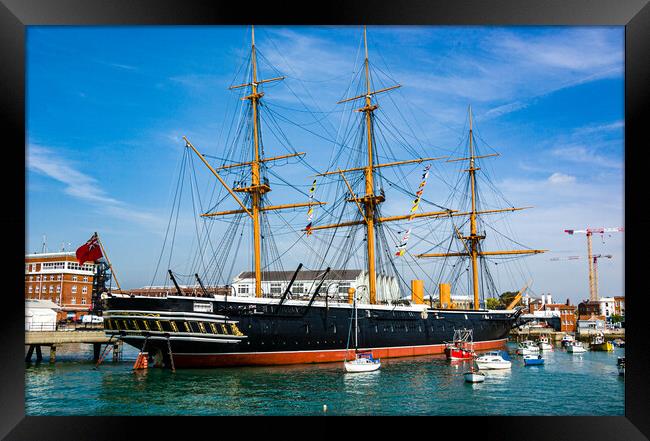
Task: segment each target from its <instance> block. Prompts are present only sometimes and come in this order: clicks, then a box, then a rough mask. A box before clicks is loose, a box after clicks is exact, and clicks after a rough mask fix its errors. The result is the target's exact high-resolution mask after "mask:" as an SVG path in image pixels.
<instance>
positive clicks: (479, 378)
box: [463, 369, 485, 383]
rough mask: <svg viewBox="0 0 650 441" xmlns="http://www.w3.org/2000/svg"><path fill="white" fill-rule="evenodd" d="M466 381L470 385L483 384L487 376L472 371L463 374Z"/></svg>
mask: <svg viewBox="0 0 650 441" xmlns="http://www.w3.org/2000/svg"><path fill="white" fill-rule="evenodd" d="M463 376H464V377H465V381H467V382H468V383H482V382H484V381H485V374H484V373H483V372H480V371H477V370H474V369H472V370H471V371H469V372H465V373H464V374H463Z"/></svg>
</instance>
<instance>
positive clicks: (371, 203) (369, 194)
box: [311, 26, 455, 304]
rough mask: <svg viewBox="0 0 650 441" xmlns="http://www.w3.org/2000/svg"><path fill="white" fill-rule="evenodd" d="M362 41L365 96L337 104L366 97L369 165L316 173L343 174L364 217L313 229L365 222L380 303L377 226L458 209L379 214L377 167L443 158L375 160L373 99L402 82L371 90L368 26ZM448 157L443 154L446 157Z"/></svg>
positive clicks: (371, 287)
mask: <svg viewBox="0 0 650 441" xmlns="http://www.w3.org/2000/svg"><path fill="white" fill-rule="evenodd" d="M363 43H364V50H365V58H364V71H365V83H366V84H365V86H366V87H365V89H366V92H365V93H364V94H363V95H359V96H355V97H352V98H347V99H344V100H341V101H339V102H338V104H341V103H346V102H349V101H354V100H358V99H364V101H365V106H364V107H362V108H360V109H356V111H357V112H363V113H364V114H365V116H364V119H365V122H366V138H367V141H366V143H367V150H368V151H367V155H368V159H367V164H366V165H365V166H364V167H355V168H349V169H347V170H340V169H339V170H336V171H331V172H326V173H320V174H318V175H317V176H327V175H332V174H340V175H341V176H342V177H343V180H345V181H346V185H347V186H348V190H349V191H350V194H351V196H352V197H351V198H350V199H348V200H347V201H348V202H354V203H356V204H357V206H359V207H361V206H363V210H361V209H360V212H361V215H362V217H363V219H362V220H361V221H351V222H342V223H337V224H330V225H318V226H314V227H312V228H311V231H315V230H323V229H328V228H338V227H345V226H352V225H361V224H365V226H366V242H367V243H366V246H367V254H368V264H367V271H368V295H369V300H370V303H371V304H375V303H377V270H376V263H375V260H376V257H375V254H376V250H375V248H376V246H375V226H376V225H378V224H380V223H382V222H392V221H400V220H406V219H409V218H411V217H418V218H419V217H437V216H447V215H449V213H451V212H453V211H455V210H445V211H435V212H428V213H417V214H415V215H414V216H413V215H405V216H391V217H378V216H377V207H378V205H379V204H381V203H382V202H384V201H385V197H384V196H383V195H376V194H375V188H374V173H375V171H376V169H378V168H382V167H392V166H397V165H403V164H413V163H421V162H424V161H434V160H438V159H443V158H442V157H441V158H418V159H413V160H408V161H397V162H391V163H387V164H375V163H374V148H375V146H374V145H373V128H374V126H373V112H374V111H375V110H377V109H378V108H379V105H377V104H374V103H373V101H372V98H373V96H374V95H376V94H378V93H383V92H388V91H389V90H393V89H397V88H398V87H401V85H399V84H397V85H394V86H391V87H386V88H384V89H380V90H374V91H373V90H371V89H370V62H369V57H368V38H367V29H366V26H364V27H363ZM446 158H447V157H444V159H446ZM355 171H363V173H364V177H365V193H364V194H363V195H362V196H361V197H357V196H356V195H355V194H354V193H353V192H352V189H351V187H350V185H349V183H348V182H347V180H346V179H345V176H344V173H350V172H355Z"/></svg>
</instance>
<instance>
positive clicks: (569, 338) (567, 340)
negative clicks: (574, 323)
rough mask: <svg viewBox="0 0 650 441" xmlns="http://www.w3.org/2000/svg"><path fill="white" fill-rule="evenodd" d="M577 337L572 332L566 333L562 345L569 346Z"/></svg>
mask: <svg viewBox="0 0 650 441" xmlns="http://www.w3.org/2000/svg"><path fill="white" fill-rule="evenodd" d="M574 341H575V339H574V338H573V335H571V334H564V337H562V346H568V345H569V343H573V342H574Z"/></svg>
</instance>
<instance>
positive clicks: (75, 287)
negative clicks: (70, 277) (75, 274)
mask: <svg viewBox="0 0 650 441" xmlns="http://www.w3.org/2000/svg"><path fill="white" fill-rule="evenodd" d="M72 292H73V293H76V292H77V285H72Z"/></svg>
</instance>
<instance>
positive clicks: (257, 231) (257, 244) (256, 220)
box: [247, 26, 263, 297]
mask: <svg viewBox="0 0 650 441" xmlns="http://www.w3.org/2000/svg"><path fill="white" fill-rule="evenodd" d="M251 43H252V45H251V46H252V48H251V51H252V54H251V63H252V67H253V82H252V83H251V89H252V93H251V94H250V95H249V96H248V97H247V98H249V99H250V100H251V105H252V106H253V163H252V164H251V171H252V173H251V187H252V189H254V190H253V191H251V199H252V205H253V253H254V255H255V297H262V232H261V228H260V205H261V204H260V203H261V199H262V194H263V192H262V191H261V188H260V134H259V127H258V115H257V105H258V103H259V99H260V98H261V95H260V94H259V93H258V92H257V57H256V54H255V26H251Z"/></svg>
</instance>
